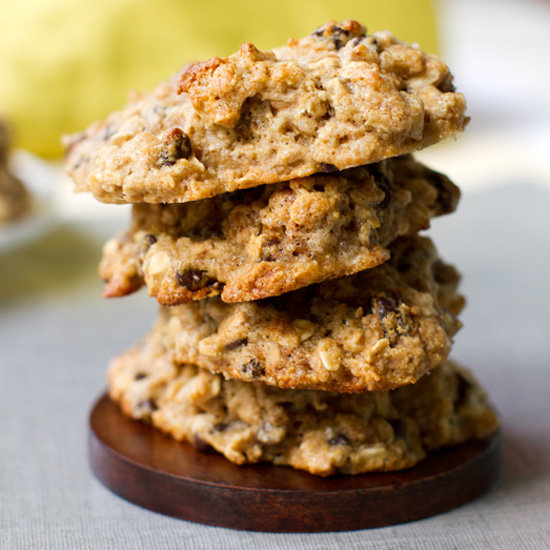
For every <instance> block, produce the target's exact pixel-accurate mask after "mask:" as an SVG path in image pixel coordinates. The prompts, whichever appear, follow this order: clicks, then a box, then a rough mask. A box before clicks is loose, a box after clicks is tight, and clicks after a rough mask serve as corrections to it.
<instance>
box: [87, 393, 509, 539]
mask: <svg viewBox="0 0 550 550" xmlns="http://www.w3.org/2000/svg"><path fill="white" fill-rule="evenodd" d="M90 428H91V431H90V448H89V451H90V462H91V466H92V470H93V472H94V474H95V475H96V477H97V478H98V479H99V480H100V481H101V482H102V483H103V484H104V485H105V486H106V487H108V488H109V489H111V490H112V491H113V492H115V493H116V494H117V495H119V496H121V497H122V498H124V499H126V500H128V501H130V502H133V503H134V504H137V505H138V506H142V507H144V508H148V509H149V510H153V511H155V512H160V513H161V514H166V515H169V516H174V517H177V518H182V519H186V520H190V521H195V522H198V523H205V524H208V525H216V526H220V527H230V528H233V529H247V530H252V531H271V532H320V531H348V530H354V529H365V528H369V527H382V526H385V525H393V524H397V523H404V522H407V521H413V520H417V519H421V518H425V517H428V516H433V515H435V514H439V513H441V512H445V511H447V510H450V509H452V508H455V507H457V506H460V505H461V504H464V503H465V502H468V501H469V500H472V499H474V498H476V497H477V496H478V495H480V494H481V493H482V492H483V491H485V490H486V489H487V488H488V487H489V486H490V485H491V484H492V483H493V482H494V481H495V479H496V477H497V472H498V456H499V443H500V434H499V433H498V432H497V433H495V434H494V435H493V436H491V437H490V438H488V439H485V440H482V441H474V442H469V443H465V444H462V445H460V446H458V447H454V448H451V449H446V450H443V451H438V452H436V453H433V454H432V455H430V456H429V457H428V458H426V459H425V460H423V461H421V462H420V463H419V464H418V465H417V466H415V467H414V468H412V469H410V470H405V471H402V472H389V473H381V474H363V475H356V476H333V477H330V478H320V477H316V476H313V475H310V474H308V473H306V472H301V471H298V470H294V469H292V468H287V467H284V466H272V465H265V464H260V465H248V466H237V465H235V464H233V463H231V462H229V461H228V460H227V459H225V458H224V457H223V456H221V455H219V454H217V453H209V454H206V453H202V452H199V451H197V450H195V449H194V447H192V446H191V445H188V444H186V443H179V442H177V441H175V440H173V439H171V438H169V437H167V436H165V435H163V434H162V433H161V432H159V431H158V430H156V429H153V428H151V427H149V426H147V425H145V424H142V423H140V422H137V421H135V420H132V419H130V418H127V417H126V416H124V415H123V414H122V413H121V412H120V411H119V409H118V406H117V405H115V404H114V403H113V402H112V401H111V400H110V399H109V398H108V397H107V396H106V395H104V396H103V397H101V398H100V399H99V401H98V402H97V403H96V404H95V406H94V408H93V410H92V412H91V416H90Z"/></svg>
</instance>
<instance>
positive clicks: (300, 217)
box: [99, 156, 459, 305]
mask: <svg viewBox="0 0 550 550" xmlns="http://www.w3.org/2000/svg"><path fill="white" fill-rule="evenodd" d="M458 197H459V191H458V188H457V187H456V186H455V185H454V184H453V183H451V182H450V181H449V180H448V179H447V178H446V177H445V176H443V175H442V174H438V173H437V172H434V171H433V170H430V169H429V168H427V167H425V166H423V165H422V164H420V163H418V162H416V161H414V160H413V159H412V157H410V156H404V157H397V158H395V159H390V160H387V161H382V162H380V163H376V164H371V165H368V166H365V167H361V168H352V169H349V170H346V171H344V172H338V173H337V174H333V175H316V176H310V177H308V178H302V179H299V180H292V181H290V182H287V183H279V184H272V185H268V186H260V187H255V188H254V189H247V190H242V191H234V192H233V193H227V194H224V195H218V196H217V197H214V198H212V199H205V200H202V201H198V202H193V203H186V204H172V205H164V204H159V205H156V204H155V205H150V204H137V205H134V207H133V213H132V227H131V230H130V232H129V233H125V234H123V235H121V236H119V237H117V238H115V239H112V240H110V241H109V242H108V243H107V244H106V245H105V247H104V252H103V259H102V261H101V264H100V268H99V273H100V276H101V277H102V279H104V280H105V281H106V285H105V290H104V296H109V297H111V296H123V295H126V294H129V293H131V292H133V291H135V290H137V289H138V288H139V287H141V286H142V285H143V284H144V283H145V284H146V285H147V288H148V290H149V294H150V295H151V296H156V297H157V300H158V301H159V302H160V303H161V304H163V305H176V304H181V303H185V302H189V301H191V300H202V299H203V298H205V297H207V296H216V295H218V294H221V298H222V300H223V301H224V302H244V301H250V300H258V299H261V298H267V297H270V296H277V295H279V294H283V293H284V292H289V291H291V290H295V289H298V288H302V287H304V286H307V285H310V284H313V283H319V282H322V281H324V280H327V279H335V278H338V277H343V276H345V275H351V274H353V273H356V272H358V271H361V270H363V269H368V268H371V267H374V266H377V265H379V264H381V263H383V262H384V261H386V260H387V259H388V258H389V252H388V250H387V248H386V247H387V246H388V244H389V243H390V242H392V241H393V240H394V239H395V238H396V237H397V236H399V235H403V234H415V233H417V232H418V231H419V230H420V229H425V228H427V227H428V226H429V222H430V218H431V217H432V216H437V215H441V214H446V213H448V212H451V211H453V210H454V209H455V207H456V204H457V201H458Z"/></svg>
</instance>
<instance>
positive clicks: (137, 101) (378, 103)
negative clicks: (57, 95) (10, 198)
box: [65, 21, 467, 203]
mask: <svg viewBox="0 0 550 550" xmlns="http://www.w3.org/2000/svg"><path fill="white" fill-rule="evenodd" d="M464 111H465V101H464V97H463V96H462V94H459V93H456V92H455V90H454V87H453V85H452V75H451V74H450V72H449V69H448V67H447V66H446V65H445V63H443V62H442V61H441V60H439V59H437V58H436V57H434V56H432V55H428V54H425V53H423V52H422V51H421V50H420V49H418V47H416V46H410V45H408V44H404V43H402V42H400V41H398V40H397V39H395V38H394V37H393V36H392V35H391V34H390V33H388V32H375V33H374V34H372V35H367V33H366V30H365V28H364V27H362V26H361V25H360V24H359V23H357V22H355V21H345V22H343V23H335V22H329V23H327V24H326V25H324V26H322V27H320V28H319V29H317V30H316V31H314V32H313V33H312V34H311V35H310V36H307V37H305V38H302V39H299V40H296V39H290V40H289V41H288V44H287V45H286V46H285V47H282V48H279V49H276V50H273V51H260V50H258V49H257V48H255V47H254V46H253V45H252V44H244V45H243V46H242V47H241V49H240V50H239V51H238V52H237V53H235V54H234V55H231V56H229V57H227V58H223V59H220V58H218V57H215V58H213V59H210V60H209V61H205V62H203V63H196V64H193V65H190V66H189V67H187V68H185V69H184V71H183V73H182V74H181V76H180V78H179V79H177V78H174V79H172V80H169V81H168V82H163V83H161V84H160V85H159V86H158V87H157V88H156V89H155V90H154V91H153V92H152V93H151V94H135V95H134V97H133V99H132V101H131V102H130V103H129V104H128V105H127V106H126V107H125V108H124V109H123V110H121V111H120V112H116V113H113V114H112V115H111V116H110V117H108V118H107V120H106V121H104V122H97V123H94V124H92V125H91V126H90V127H89V128H88V129H87V130H86V131H85V132H82V133H81V134H77V135H74V136H72V137H67V138H66V139H65V147H66V156H67V169H68V172H69V174H70V175H71V176H72V177H73V179H74V180H75V182H76V187H77V190H79V191H91V192H92V193H93V194H94V196H95V197H96V198H97V199H99V200H101V201H104V202H114V203H122V202H130V203H139V202H149V203H162V202H165V203H174V202H187V201H194V200H199V199H204V198H208V197H212V196H214V195H218V194H221V193H226V192H230V191H234V190H236V189H245V188H249V187H255V186H257V185H260V184H264V183H274V182H281V181H287V180H290V179H295V178H299V177H304V176H309V175H311V174H314V173H318V172H326V171H332V170H343V169H345V168H350V167H354V166H360V165H363V164H367V163H372V162H378V161H380V160H383V159H386V158H389V157H394V156H397V155H402V154H405V153H410V152H412V151H415V150H418V149H422V148H423V147H426V146H428V145H431V144H432V143H435V142H437V141H439V140H441V139H444V138H446V137H449V136H453V135H455V134H457V133H458V132H460V131H461V130H462V129H463V127H464V126H465V124H466V122H467V118H466V117H465V116H464Z"/></svg>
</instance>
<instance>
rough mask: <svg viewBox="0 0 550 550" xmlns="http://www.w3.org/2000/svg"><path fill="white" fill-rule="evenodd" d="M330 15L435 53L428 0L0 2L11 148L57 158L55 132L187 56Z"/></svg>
mask: <svg viewBox="0 0 550 550" xmlns="http://www.w3.org/2000/svg"><path fill="white" fill-rule="evenodd" d="M330 19H336V20H342V19H356V20H358V21H360V22H362V23H363V24H365V25H366V26H367V27H368V29H369V31H375V30H383V29H391V30H392V32H393V33H394V34H395V35H396V36H397V37H398V38H400V39H402V40H405V41H407V42H418V43H419V44H420V45H421V47H422V48H423V49H424V50H425V51H428V52H434V53H435V52H436V51H437V49H438V48H437V35H436V25H435V20H436V16H435V10H434V1H433V0H412V1H408V0H392V1H386V2H380V1H375V0H325V1H316V2H314V1H307V0H306V1H299V0H278V1H277V2H251V1H250V0H231V1H227V0H209V1H206V2H196V1H186V0H155V1H151V0H97V1H93V0H91V1H90V0H88V1H84V0H0V51H2V52H3V54H2V56H1V57H0V113H1V114H2V115H3V116H6V117H7V118H8V119H9V120H10V122H11V125H12V127H13V131H14V138H15V145H16V146H18V147H22V148H24V149H27V150H29V151H31V152H33V153H36V154H38V155H41V156H44V157H57V156H60V155H61V153H62V151H61V146H60V144H59V140H60V136H61V135H62V134H63V133H69V132H75V131H79V130H82V129H84V128H85V127H86V126H87V125H88V124H89V123H90V122H92V121H93V120H95V119H99V118H103V117H105V116H106V115H107V114H108V113H109V112H110V111H112V110H114V109H117V108H119V107H121V106H122V105H123V104H124V103H125V102H126V99H127V97H128V91H129V90H130V89H139V90H147V89H151V88H152V87H153V86H154V85H155V84H156V83H157V82H158V81H159V80H161V79H164V78H166V77H168V76H169V75H171V74H172V73H175V72H177V71H178V70H179V69H180V68H181V67H182V66H183V65H184V64H186V63H187V62H189V61H194V60H202V59H206V58H209V57H211V56H214V55H218V56H223V55H229V54H231V53H233V52H234V51H236V50H237V49H238V47H239V46H240V44H241V43H243V42H253V43H254V44H255V45H256V46H258V47H259V48H260V49H268V48H272V47H275V46H278V45H282V44H284V43H285V42H286V39H287V38H289V37H301V36H305V35H306V34H309V33H310V32H311V31H313V30H314V29H315V28H316V27H317V26H319V25H320V24H322V23H324V22H325V21H328V20H330Z"/></svg>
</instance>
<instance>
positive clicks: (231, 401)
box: [109, 334, 498, 476]
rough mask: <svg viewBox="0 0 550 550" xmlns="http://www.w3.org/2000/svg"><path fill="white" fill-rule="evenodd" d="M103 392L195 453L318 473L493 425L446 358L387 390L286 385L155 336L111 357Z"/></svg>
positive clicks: (399, 458) (363, 467) (475, 392)
mask: <svg viewBox="0 0 550 550" xmlns="http://www.w3.org/2000/svg"><path fill="white" fill-rule="evenodd" d="M109 392H110V395H111V398H112V399H114V400H115V401H117V402H118V403H120V405H121V407H122V409H123V411H124V412H125V413H126V414H127V415H129V416H132V417H133V418H136V419H140V420H143V421H146V422H150V423H151V424H152V425H153V426H155V427H156V428H159V429H161V430H163V431H164V432H166V433H168V434H170V435H171V436H172V437H174V438H175V439H178V440H185V441H189V442H191V443H192V444H193V445H195V446H196V447H197V448H199V449H201V450H206V449H208V448H214V449H215V450H216V451H218V452H220V453H222V454H224V455H225V456H226V457H227V458H228V459H229V460H231V461H233V462H235V463H237V464H244V463H255V462H272V463H274V464H280V465H289V466H292V467H294V468H299V469H303V470H307V471H308V472H311V473H312V474H316V475H321V476H327V475H331V474H334V473H337V472H341V473H346V474H359V473H363V472H369V471H387V470H399V469H404V468H408V467H411V466H413V465H414V464H416V463H417V462H418V461H419V460H421V459H422V458H424V457H425V456H426V451H431V450H435V449H438V448H440V447H443V446H448V445H456V444H458V443H461V442H462V441H465V440H467V439H473V438H481V437H484V436H486V435H488V434H490V433H491V432H493V431H494V430H495V429H496V427H497V424H498V421H497V419H496V416H495V413H494V412H493V411H492V410H491V408H490V407H489V405H488V404H487V401H486V397H485V394H484V392H483V390H482V389H481V388H480V387H479V385H478V384H477V383H476V381H475V380H474V379H473V378H472V377H471V375H470V374H469V373H468V372H467V371H465V370H463V369H460V368H458V367H457V366H456V365H454V363H452V362H451V361H448V362H446V363H444V364H443V365H442V366H439V367H437V368H436V369H434V370H433V372H432V373H431V374H429V375H427V376H425V377H424V378H422V380H420V381H419V382H418V383H417V384H415V385H413V386H407V387H404V388H400V389H398V390H394V391H392V392H370V393H362V394H354V395H342V394H336V393H332V392H320V391H300V390H295V391H292V390H283V389H280V388H274V387H271V386H266V385H263V384H251V383H247V382H241V381H237V380H225V379H224V378H223V377H222V376H220V375H214V374H211V373H209V372H207V371H205V370H202V369H199V368H198V367H196V366H193V365H189V364H181V363H178V362H176V361H174V360H173V359H172V358H171V356H170V355H169V354H167V353H166V352H165V351H164V349H163V345H162V342H161V341H160V340H159V339H158V337H157V336H155V334H150V335H149V337H148V338H147V339H146V340H145V341H144V342H143V343H142V344H141V345H140V346H138V347H136V348H135V349H133V350H130V351H128V352H126V353H125V354H123V355H122V356H120V357H118V358H116V359H114V360H113V361H112V363H111V366H110V369H109Z"/></svg>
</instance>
